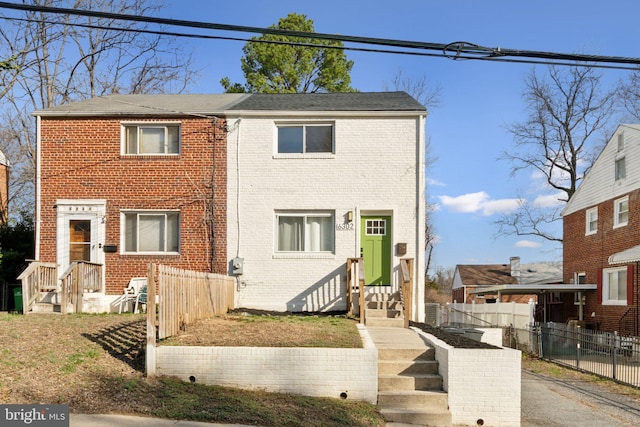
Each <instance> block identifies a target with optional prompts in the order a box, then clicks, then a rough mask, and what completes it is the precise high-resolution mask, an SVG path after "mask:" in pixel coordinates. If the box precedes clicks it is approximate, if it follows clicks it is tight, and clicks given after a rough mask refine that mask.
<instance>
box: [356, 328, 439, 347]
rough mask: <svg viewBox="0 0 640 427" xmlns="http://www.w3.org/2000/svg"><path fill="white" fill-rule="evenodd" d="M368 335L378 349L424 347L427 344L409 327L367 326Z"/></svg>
mask: <svg viewBox="0 0 640 427" xmlns="http://www.w3.org/2000/svg"><path fill="white" fill-rule="evenodd" d="M367 331H368V332H369V336H370V337H371V340H372V341H373V344H374V345H375V346H376V348H377V349H378V350H381V349H399V348H412V349H413V348H424V349H427V348H429V346H428V345H427V344H426V343H425V342H424V341H423V340H422V338H421V337H420V335H418V334H417V333H416V332H414V331H413V330H411V329H405V328H394V327H384V326H367Z"/></svg>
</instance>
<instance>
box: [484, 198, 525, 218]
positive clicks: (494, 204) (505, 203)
mask: <svg viewBox="0 0 640 427" xmlns="http://www.w3.org/2000/svg"><path fill="white" fill-rule="evenodd" d="M522 203H523V201H522V199H499V200H490V201H488V202H486V203H484V204H483V205H482V214H483V215H485V216H491V215H493V214H497V213H508V212H513V211H515V210H516V209H518V208H519V207H520V205H521V204H522Z"/></svg>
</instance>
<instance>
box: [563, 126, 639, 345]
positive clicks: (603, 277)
mask: <svg viewBox="0 0 640 427" xmlns="http://www.w3.org/2000/svg"><path fill="white" fill-rule="evenodd" d="M639 165H640V125H620V126H618V128H617V129H616V131H615V132H614V133H613V136H612V137H611V139H610V140H609V141H608V143H607V144H606V146H605V147H604V149H603V150H602V152H601V153H600V155H599V157H598V158H597V159H596V161H595V163H594V164H593V166H592V167H591V169H590V171H589V173H588V174H587V175H586V176H585V178H584V180H583V182H582V184H581V185H580V187H578V189H577V191H576V192H575V194H574V195H573V197H572V198H571V199H570V200H569V202H568V203H567V205H566V207H565V208H564V210H563V212H562V216H563V226H564V243H563V246H564V248H563V252H564V261H563V263H564V281H565V283H596V284H597V291H596V292H587V293H586V296H585V297H586V298H585V310H584V311H585V317H587V318H589V319H590V320H591V322H593V323H594V324H595V325H596V326H597V327H599V328H600V329H602V330H607V331H618V332H620V333H627V334H635V335H638V262H640V232H639V230H640V167H639ZM572 304H574V301H565V305H572Z"/></svg>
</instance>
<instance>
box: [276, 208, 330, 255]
mask: <svg viewBox="0 0 640 427" xmlns="http://www.w3.org/2000/svg"><path fill="white" fill-rule="evenodd" d="M333 217H334V214H333V212H330V211H322V212H277V213H276V245H277V252H333V250H334V240H335V239H334V228H335V227H334V226H333V224H334V220H333Z"/></svg>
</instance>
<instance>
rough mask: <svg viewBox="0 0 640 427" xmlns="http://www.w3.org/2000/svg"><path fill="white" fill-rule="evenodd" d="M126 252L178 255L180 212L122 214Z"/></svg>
mask: <svg viewBox="0 0 640 427" xmlns="http://www.w3.org/2000/svg"><path fill="white" fill-rule="evenodd" d="M122 218H123V221H122V223H123V224H124V227H123V236H122V238H123V241H124V252H126V253H162V254H165V253H178V252H179V242H180V213H179V212H173V211H172V212H158V211H140V212H122Z"/></svg>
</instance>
